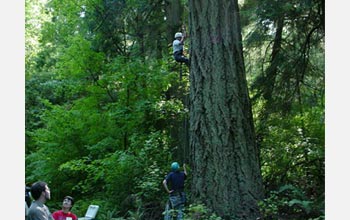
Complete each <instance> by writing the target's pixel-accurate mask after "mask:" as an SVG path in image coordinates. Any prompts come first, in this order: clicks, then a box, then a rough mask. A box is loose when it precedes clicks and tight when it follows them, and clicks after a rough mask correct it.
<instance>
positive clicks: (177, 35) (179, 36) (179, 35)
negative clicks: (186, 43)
mask: <svg viewBox="0 0 350 220" xmlns="http://www.w3.org/2000/svg"><path fill="white" fill-rule="evenodd" d="M174 38H175V39H181V38H182V33H181V32H177V33H176V34H175V36H174Z"/></svg>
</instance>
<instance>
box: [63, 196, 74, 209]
mask: <svg viewBox="0 0 350 220" xmlns="http://www.w3.org/2000/svg"><path fill="white" fill-rule="evenodd" d="M73 205H74V199H73V197H71V196H65V197H64V198H63V203H62V206H63V208H67V209H69V210H71V209H72V207H73Z"/></svg>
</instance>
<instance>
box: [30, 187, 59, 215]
mask: <svg viewBox="0 0 350 220" xmlns="http://www.w3.org/2000/svg"><path fill="white" fill-rule="evenodd" d="M30 194H31V195H32V197H33V199H34V200H35V201H34V202H32V204H31V205H30V208H29V210H28V220H53V218H52V215H51V213H50V211H49V208H48V207H47V206H46V205H45V202H46V201H47V200H49V199H50V198H51V195H50V189H49V187H48V185H47V183H45V182H43V181H38V182H35V183H34V184H33V185H32V187H31V188H30Z"/></svg>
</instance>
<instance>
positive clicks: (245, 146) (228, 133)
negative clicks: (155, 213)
mask: <svg viewBox="0 0 350 220" xmlns="http://www.w3.org/2000/svg"><path fill="white" fill-rule="evenodd" d="M189 7H190V41H191V52H190V57H191V71H190V72H191V74H190V83H191V86H190V105H191V106H190V148H191V167H192V172H191V175H192V177H193V178H192V197H193V198H194V200H199V201H201V202H204V203H205V204H206V205H207V206H208V207H209V208H211V209H213V210H214V211H215V212H216V213H218V214H219V215H220V216H221V217H224V218H225V219H240V220H244V219H254V220H255V219H256V218H257V217H258V216H259V211H258V206H257V201H258V200H259V199H262V195H263V189H262V179H261V174H260V170H259V158H258V150H257V148H256V143H255V134H254V126H253V118H252V111H251V105H250V101H249V96H248V89H247V82H246V78H245V70H244V62H243V51H242V37H241V27H240V20H239V13H238V4H237V0H201V1H198V0H190V1H189Z"/></svg>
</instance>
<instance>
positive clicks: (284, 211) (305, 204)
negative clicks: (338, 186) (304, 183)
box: [259, 185, 324, 219]
mask: <svg viewBox="0 0 350 220" xmlns="http://www.w3.org/2000/svg"><path fill="white" fill-rule="evenodd" d="M259 206H260V209H261V213H262V214H263V217H264V218H266V219H279V218H281V217H283V216H288V217H289V218H291V217H292V219H301V218H303V219H322V217H324V211H323V212H321V213H320V212H319V207H318V205H317V204H316V203H315V202H313V201H309V200H307V197H306V195H305V193H304V192H303V191H301V190H300V189H299V188H296V187H294V186H292V185H284V186H282V187H280V189H279V190H277V191H271V192H270V193H269V196H268V197H267V198H266V199H264V200H263V201H260V202H259Z"/></svg>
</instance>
